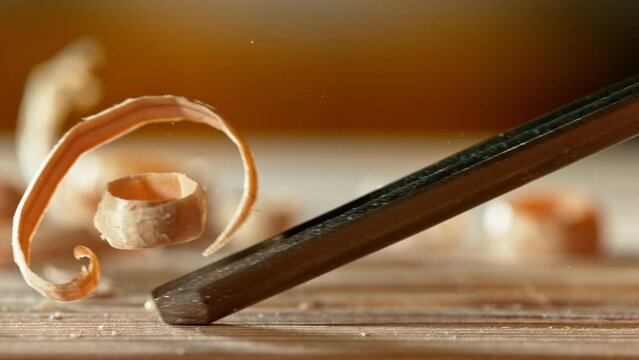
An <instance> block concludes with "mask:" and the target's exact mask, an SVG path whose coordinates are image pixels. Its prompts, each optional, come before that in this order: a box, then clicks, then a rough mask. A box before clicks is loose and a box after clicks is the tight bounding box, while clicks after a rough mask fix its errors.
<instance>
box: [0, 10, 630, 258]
mask: <svg viewBox="0 0 639 360" xmlns="http://www.w3.org/2000/svg"><path fill="white" fill-rule="evenodd" d="M638 18H639V2H636V1H604V0H597V1H576V0H563V1H547V0H538V1H530V2H523V1H517V2H515V1H503V0H483V1H470V0H460V1H409V0H406V1H364V0H341V1H291V0H274V1H202V0H183V1H150V0H141V1H130V0H127V1H123V0H111V1H106V0H102V1H90V2H88V1H55V2H53V1H14V2H8V1H4V2H1V3H0V40H2V41H3V43H4V44H5V52H4V56H3V57H2V58H0V74H1V78H2V86H1V87H0V174H2V175H3V176H2V177H0V180H2V181H4V182H5V183H7V182H8V183H10V185H11V186H10V187H11V189H12V194H13V195H12V197H11V198H9V197H7V198H6V199H13V200H11V201H10V200H2V199H0V204H5V206H4V207H5V208H6V209H5V210H4V212H5V213H6V214H5V215H4V216H3V218H4V230H2V231H0V239H3V238H6V239H7V240H6V242H5V240H1V241H0V243H2V244H5V245H7V244H8V238H9V235H8V227H9V225H10V218H11V214H12V213H13V209H14V207H15V204H16V201H17V200H16V199H17V197H19V194H20V193H21V192H22V190H23V189H24V186H25V185H26V184H27V182H28V181H29V180H30V179H31V178H33V174H34V171H35V170H36V169H37V168H38V166H39V164H40V162H41V159H42V158H44V156H45V155H46V153H47V152H48V150H49V148H50V147H51V146H52V144H53V143H54V142H55V140H57V138H58V136H59V135H60V134H61V131H62V130H63V129H64V128H65V127H69V126H70V125H71V124H73V123H75V122H77V121H78V120H79V118H80V117H81V116H83V115H88V114H91V113H95V112H96V111H98V110H101V109H105V108H107V107H108V106H110V105H112V104H115V103H118V102H120V101H122V100H123V99H126V98H130V97H138V96H141V95H155V94H175V95H183V96H186V97H189V98H193V99H198V100H201V101H204V102H206V103H208V104H211V105H213V106H214V107H215V108H216V109H217V110H218V111H219V113H220V114H221V115H223V116H224V117H225V118H226V119H227V120H229V121H230V122H231V123H232V124H234V125H235V127H237V128H238V129H239V130H240V131H241V133H242V134H245V135H246V137H247V139H248V142H249V144H250V146H251V148H252V150H253V152H254V154H255V158H256V161H257V164H258V169H259V173H260V188H261V192H260V196H259V202H258V205H257V207H256V209H255V211H254V214H253V220H252V221H253V222H252V225H248V226H247V227H246V228H245V230H244V232H243V233H241V234H240V235H238V237H237V238H239V240H237V241H236V242H235V243H234V246H231V247H229V248H230V249H232V250H234V249H236V248H238V247H242V246H245V245H248V244H250V243H254V242H256V241H260V240H263V239H265V238H267V237H268V236H271V235H273V234H275V233H277V232H279V231H281V230H283V229H286V228H288V227H290V226H292V225H293V224H296V223H299V222H301V221H303V220H305V219H308V218H310V217H313V216H316V215H317V214H319V213H321V212H323V211H327V210H329V209H331V208H333V207H335V206H337V205H340V204H342V203H344V202H345V201H347V200H350V199H352V198H354V197H356V196H359V195H362V194H364V193H366V192H368V191H370V190H372V189H375V188H377V187H380V186H382V185H384V184H385V183H388V182H390V181H392V180H394V179H397V178H399V177H401V176H403V175H405V174H407V173H409V172H412V171H414V170H416V169H419V168H421V167H423V166H425V165H427V164H429V163H432V162H434V161H437V160H439V159H441V158H443V157H445V156H447V155H449V154H451V153H453V152H455V151H458V150H460V149H462V148H464V147H467V146H470V145H472V144H473V143H475V142H477V141H479V140H481V139H482V138H486V137H487V136H489V135H490V134H494V133H496V132H499V131H503V130H505V129H507V128H509V127H512V126H515V125H517V124H521V123H523V122H525V121H528V120H530V119H532V118H534V117H536V116H539V115H541V114H543V113H546V112H548V111H550V110H553V109H554V108H557V107H559V106H561V105H563V104H566V103H568V102H570V101H572V100H575V99H577V98H579V97H581V96H584V95H586V94H588V93H590V92H592V91H594V90H596V89H598V88H600V87H603V86H605V85H608V84H610V83H612V82H615V81H618V80H621V79H623V78H625V77H628V76H631V75H633V74H636V73H639V21H637V19H638ZM81 38H85V39H86V38H89V39H93V41H95V43H97V44H98V45H99V48H101V49H102V51H103V52H104V59H103V61H102V62H101V64H100V65H99V67H98V70H97V74H96V75H97V79H98V80H99V83H100V86H101V88H102V91H101V92H102V94H101V98H100V99H99V102H98V103H97V105H95V106H92V107H90V108H88V109H80V110H78V109H77V106H75V105H68V108H67V107H65V106H61V107H60V109H61V110H60V109H59V116H58V117H59V118H61V121H62V122H64V121H66V125H64V126H59V125H55V126H51V128H50V129H49V130H46V129H45V128H44V126H43V125H41V124H40V122H46V121H47V119H46V117H47V116H51V114H52V113H55V112H54V111H52V112H47V111H49V110H48V107H47V106H48V105H47V106H45V105H41V104H40V103H38V102H34V103H35V104H36V105H30V107H29V109H31V110H33V111H35V113H36V114H38V115H36V116H34V117H33V118H34V120H33V121H34V122H33V124H32V127H31V128H29V130H26V131H25V132H23V134H26V135H25V136H24V137H23V140H22V141H20V139H21V137H20V136H18V137H14V136H13V134H14V133H15V132H14V130H15V129H16V119H17V118H18V111H19V108H20V103H21V100H22V99H23V94H24V90H25V82H26V81H27V78H28V75H29V73H30V72H31V71H32V69H34V66H36V65H37V64H41V63H43V62H46V61H49V60H50V59H52V58H54V57H55V56H57V55H56V54H60V51H61V49H64V48H65V47H66V46H68V44H70V43H72V42H73V41H74V40H77V39H81ZM85 61H88V60H85ZM80 63H82V62H80ZM89 68H90V66H89ZM73 69H74V71H72V72H71V75H70V76H73V75H77V74H75V72H78V73H81V72H82V71H87V70H86V69H85V70H82V69H80V68H79V65H77V66H76V67H73ZM88 73H90V74H92V73H93V70H92V69H91V70H88ZM70 76H66V75H63V76H60V78H63V79H60V78H59V79H58V80H56V81H58V82H60V83H62V82H64V80H65V79H68V78H69V77H70ZM91 76H92V75H91ZM54 82H55V81H53V82H52V83H54ZM45 87H46V86H45ZM46 91H47V90H45V91H44V92H43V94H45V95H43V96H41V98H40V100H43V99H44V100H43V101H44V103H45V104H48V102H47V101H48V100H50V99H52V98H53V97H55V96H54V95H51V94H50V93H47V92H46ZM65 91H67V90H60V91H58V93H55V94H57V95H60V96H61V97H64V96H66V97H71V98H74V99H76V98H78V96H76V95H69V94H68V93H67V94H64V92H65ZM80 93H81V94H82V95H86V94H85V93H88V91H85V93H83V92H80ZM47 94H48V95H47ZM57 95H56V96H57ZM89 97H90V96H89ZM38 104H40V105H38ZM25 108H26V107H25ZM38 111H42V113H43V114H48V115H42V116H41V115H39V113H38ZM69 111H72V112H71V113H70V114H69V113H68V112H69ZM55 121H57V120H55ZM55 121H54V122H55ZM42 129H45V130H42ZM142 132H146V133H147V134H152V135H153V136H150V137H146V138H144V137H143V138H140V137H136V136H133V137H128V138H127V139H126V140H124V141H118V142H117V143H116V144H115V148H116V150H118V149H119V151H120V152H119V153H116V154H115V155H113V154H111V155H105V153H103V152H100V151H98V152H96V154H91V155H95V156H94V157H93V158H92V159H93V160H92V159H83V160H87V162H85V163H82V162H81V163H78V164H77V165H76V166H75V168H74V170H73V172H72V173H71V174H70V175H69V176H68V177H67V179H66V180H65V181H66V182H67V183H68V184H70V186H67V187H66V189H67V190H69V191H67V192H66V195H68V196H70V197H68V198H65V197H64V196H62V195H61V196H60V198H59V199H54V201H53V203H52V206H51V209H50V212H49V215H48V216H47V219H49V218H50V219H51V221H52V224H54V225H53V226H52V227H50V228H49V229H50V232H51V233H52V234H57V235H58V236H62V237H64V238H66V239H70V241H68V242H70V243H73V244H76V243H78V240H79V239H80V238H82V237H81V236H80V235H74V236H67V235H66V232H65V231H66V230H65V231H62V230H61V229H62V227H61V225H62V224H64V226H65V227H66V226H69V227H70V228H71V229H73V228H78V227H79V228H81V229H82V230H83V231H88V232H89V233H90V236H89V235H87V234H85V235H82V236H84V237H89V238H90V237H92V238H93V239H97V233H96V232H95V230H94V229H93V226H92V217H93V215H94V211H95V207H96V206H97V201H98V200H99V197H100V195H101V193H102V192H103V189H104V186H105V184H106V182H107V181H111V180H113V179H115V178H118V177H121V176H127V175H131V174H133V173H139V172H148V171H160V170H161V171H166V170H171V171H179V172H184V173H187V174H189V175H191V176H193V177H195V178H196V179H197V180H198V181H201V182H202V183H203V184H204V185H205V187H206V188H207V189H208V190H209V193H208V196H209V198H210V203H211V204H212V205H211V209H212V210H211V215H210V219H209V221H208V224H209V225H210V229H209V233H207V235H206V236H205V238H207V240H206V241H204V242H208V241H209V239H211V238H212V236H213V234H215V233H216V232H218V231H219V230H220V229H221V228H222V226H223V225H224V224H225V223H226V221H227V220H228V219H229V218H230V216H231V214H232V212H233V210H234V209H235V206H236V204H237V201H238V198H239V194H240V192H241V187H242V171H241V167H240V162H239V159H238V157H237V153H236V151H235V150H234V149H233V146H232V145H231V144H230V142H228V141H227V140H226V139H224V138H223V137H222V136H219V134H215V132H214V131H211V130H210V129H205V128H204V127H199V128H198V127H195V126H190V125H189V124H182V123H180V124H179V125H166V126H163V127H162V126H160V127H151V131H149V129H148V128H146V129H145V130H143V131H142ZM195 135H198V136H195ZM200 135H205V136H200ZM14 142H17V143H18V144H21V145H20V146H19V147H18V149H17V153H18V154H17V155H18V157H16V156H15V155H16V154H15V152H16V150H15V149H16V147H15V146H14ZM49 142H50V143H49ZM101 150H104V149H101ZM635 152H636V150H635V148H634V147H633V145H632V144H630V145H626V147H621V150H617V151H616V152H614V151H613V152H605V153H603V154H602V155H597V156H595V157H594V158H592V159H588V160H586V161H584V162H581V163H579V164H577V165H575V166H572V167H569V168H568V169H565V170H562V171H560V172H558V173H557V174H553V175H552V176H550V177H548V178H544V179H542V180H541V181H538V182H536V183H534V184H533V185H532V186H533V188H535V187H536V188H537V189H538V190H540V192H538V193H535V192H532V193H531V195H530V194H529V195H526V191H527V189H528V188H527V187H526V188H524V195H525V196H524V200H517V201H519V202H517V201H515V202H510V203H509V202H508V201H506V202H505V203H500V202H499V201H502V200H498V201H497V202H496V204H497V205H495V206H496V207H495V206H492V207H491V205H489V206H488V209H487V210H486V209H484V208H483V207H482V208H480V209H477V210H475V211H474V212H473V211H471V212H470V213H468V214H465V215H463V216H461V217H459V218H456V219H453V221H452V222H451V223H447V224H444V226H442V227H440V228H438V230H437V229H434V230H435V231H431V232H430V233H429V232H428V231H427V232H425V233H424V234H426V235H424V236H425V237H424V236H422V241H421V242H419V241H418V243H417V244H418V245H419V246H422V245H423V246H425V248H424V249H421V250H411V248H410V246H412V245H411V244H414V243H411V242H410V241H406V242H402V243H400V244H399V245H402V244H408V250H400V254H402V255H401V256H405V255H407V254H417V256H418V257H422V255H423V254H431V253H437V251H435V250H434V249H435V248H439V249H440V250H441V249H444V251H443V252H446V251H448V250H450V249H461V252H462V253H464V252H465V253H468V254H474V253H476V251H475V250H469V249H471V248H468V247H464V246H461V247H458V245H459V244H460V243H463V242H467V241H469V240H470V241H471V242H472V241H474V244H475V245H477V246H479V247H480V248H483V249H484V250H485V251H486V252H487V253H488V254H492V255H489V257H490V256H492V257H495V254H497V256H496V257H500V258H503V259H506V260H513V259H518V258H519V257H520V255H522V254H524V255H526V254H528V253H534V254H543V255H548V254H552V253H553V252H559V253H563V254H564V255H565V254H568V255H575V254H577V255H596V254H599V253H600V251H601V250H602V249H605V250H606V251H608V252H609V253H616V254H622V255H626V254H628V253H632V252H634V253H637V254H639V243H637V242H636V241H632V239H634V238H636V236H639V229H638V228H637V227H636V226H633V224H634V223H635V221H634V220H633V218H632V216H631V214H633V212H632V211H629V210H628V209H629V208H630V207H631V206H632V204H635V203H639V193H637V191H636V189H635V187H634V186H635V185H634V182H633V181H632V179H636V177H637V176H639V173H637V175H633V174H634V173H632V171H634V168H636V167H635V166H633V164H634V162H636V156H635V155H634V153H635ZM25 154H26V155H27V156H31V155H33V156H32V159H31V161H30V164H28V167H30V168H31V170H32V171H31V172H29V171H27V172H26V174H25V172H24V169H23V173H22V174H21V175H22V176H18V171H17V170H16V169H17V166H16V165H17V164H16V163H17V162H20V163H21V165H23V166H22V167H24V162H25V161H23V160H24V159H23V158H24V155H25ZM21 157H22V158H21ZM19 159H20V160H19ZM150 159H152V161H150ZM89 160H92V161H93V163H91V162H90V161H89ZM557 189H559V190H557ZM562 189H563V190H562ZM566 189H570V190H575V189H576V190H578V191H577V192H576V193H572V192H570V191H567V190H566ZM633 189H634V190H633ZM557 191H558V192H557ZM5 193H7V194H9V193H11V192H8V191H5ZM59 193H63V194H65V192H64V191H61V190H58V194H59ZM634 194H637V195H634ZM65 199H66V200H65ZM74 201H75V203H74ZM562 201H563V202H562ZM7 204H9V205H7ZM500 204H501V205H500ZM575 204H577V205H575ZM601 204H603V205H601ZM80 205H81V206H80ZM74 206H80V207H81V210H82V211H81V212H82V216H80V212H79V210H78V211H75V210H74V211H72V210H70V209H72V208H73V207H74ZM504 206H506V207H508V209H510V210H508V211H511V213H508V212H504ZM538 209H542V210H541V211H537V210H538ZM575 209H577V210H575ZM517 212H520V213H522V214H524V215H522V216H523V217H522V219H524V220H517V219H519V218H517V217H516V216H515V215H517V214H516V213H517ZM508 214H511V215H512V216H511V217H510V218H509V217H508V216H510V215H508ZM513 214H515V215H513ZM553 214H554V215H553ZM566 214H568V215H570V216H566V217H564V215H566ZM575 214H580V215H579V216H577V215H575ZM513 216H514V217H513ZM575 219H577V220H575ZM518 221H520V222H521V223H519V222H518ZM562 221H566V222H567V223H562ZM571 222H575V224H577V225H575V224H573V223H571ZM491 224H492V225H491ZM504 224H507V226H506V225H504ZM508 224H509V225H508ZM522 224H523V225H522ZM0 225H2V223H1V222H0ZM494 225H496V227H495V226H494ZM491 226H492V227H491ZM508 226H511V228H509V227H508ZM574 226H576V229H577V233H578V234H577V235H575V233H571V232H570V231H573V230H570V231H568V230H566V229H573V227H574ZM528 227H530V229H532V230H530V229H529V230H525V231H524V232H525V234H523V235H522V234H519V233H517V231H520V230H521V229H528ZM45 229H46V226H45V227H43V230H41V231H40V234H45V235H46V236H49V235H48V233H47V231H46V230H45ZM518 229H519V230H518ZM581 232H583V233H585V234H586V235H583V234H582V233H581ZM429 234H430V235H429ZM45 235H40V236H45ZM422 235H423V234H422ZM242 239H243V240H242ZM423 239H427V240H423ZM486 239H488V240H486ZM538 239H542V240H543V241H545V242H544V243H542V244H541V245H540V244H539V243H538V242H537V240H538ZM438 241H439V242H438ZM491 241H492V242H494V244H496V245H495V246H494V247H493V248H495V249H497V253H492V252H491V251H493V250H491V247H490V246H489V247H486V246H485V245H486V244H491ZM530 242H531V243H530ZM37 243H38V244H40V243H43V242H42V241H38V242H37ZM44 243H46V242H44ZM49 243H50V242H49ZM518 244H519V245H518ZM522 244H524V245H522ZM548 244H550V245H548ZM553 244H554V245H553ZM557 244H560V245H557ZM562 244H564V245H565V248H561V246H564V245H562ZM399 245H398V246H399ZM475 245H473V246H475ZM557 246H559V247H557ZM399 248H400V249H401V246H400V247H399ZM486 249H488V250H486ZM484 250H482V251H484ZM402 251H404V252H403V253H402ZM499 251H501V253H499ZM1 252H2V247H1V246H0V253H1ZM2 258H3V257H2V256H0V259H2ZM4 259H5V260H9V257H8V256H5V257H4Z"/></svg>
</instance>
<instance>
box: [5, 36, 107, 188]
mask: <svg viewBox="0 0 639 360" xmlns="http://www.w3.org/2000/svg"><path fill="white" fill-rule="evenodd" d="M102 58H103V53H102V49H101V48H100V47H99V46H98V44H97V43H96V42H95V41H93V40H91V39H80V40H76V41H74V42H72V43H70V44H69V45H67V46H66V47H65V48H64V49H62V50H61V51H60V52H58V53H57V54H56V55H55V56H54V57H53V58H51V59H50V60H48V61H46V62H44V63H41V64H39V65H37V66H36V67H35V68H34V69H33V70H32V71H31V73H30V74H29V77H28V79H27V83H26V87H25V90H24V95H23V98H22V104H21V105H20V113H19V116H18V129H17V136H16V146H17V149H16V154H17V156H18V165H19V167H20V171H21V173H22V177H23V179H24V181H25V182H28V181H30V180H31V179H32V178H33V176H34V175H35V174H36V172H37V171H38V168H39V167H40V164H41V163H42V160H44V158H45V157H46V156H47V154H48V153H49V151H50V150H51V148H52V147H53V145H54V144H55V143H56V141H57V140H58V137H59V134H60V131H61V128H62V126H63V125H64V122H65V121H66V119H67V117H68V116H69V114H70V113H71V112H72V111H74V110H81V109H88V108H89V107H91V106H93V105H95V104H96V103H97V102H98V100H99V99H100V94H101V82H100V80H99V79H98V77H97V76H96V75H95V74H94V71H95V68H96V67H97V66H98V65H99V64H100V62H101V61H102Z"/></svg>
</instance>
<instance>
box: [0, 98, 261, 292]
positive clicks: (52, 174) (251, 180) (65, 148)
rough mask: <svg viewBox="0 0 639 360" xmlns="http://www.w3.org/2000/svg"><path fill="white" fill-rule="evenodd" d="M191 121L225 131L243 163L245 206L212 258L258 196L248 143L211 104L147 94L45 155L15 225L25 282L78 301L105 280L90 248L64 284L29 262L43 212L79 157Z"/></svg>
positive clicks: (94, 119) (89, 122)
mask: <svg viewBox="0 0 639 360" xmlns="http://www.w3.org/2000/svg"><path fill="white" fill-rule="evenodd" d="M177 121H192V122H196V123H202V124H205V125H209V126H211V127H213V128H215V129H218V130H220V131H222V132H224V133H225V134H226V135H227V136H228V137H229V138H230V139H231V140H232V141H233V142H234V143H235V145H236V146H237V148H238V150H239V152H240V155H241V158H242V161H243V165H244V171H245V177H244V192H243V194H242V198H241V200H240V204H239V206H238V208H237V210H236V212H235V214H234V216H233V218H232V219H231V220H230V222H229V223H228V225H227V226H226V228H225V229H224V230H223V231H222V233H221V234H220V235H219V236H218V237H217V239H216V240H215V241H214V242H213V243H212V244H211V245H210V246H209V247H208V248H206V250H205V251H204V256H208V255H210V254H212V253H214V252H215V251H217V250H218V249H220V248H221V247H222V246H224V244H226V243H227V242H228V241H229V240H230V238H231V237H232V235H233V234H234V233H235V232H236V231H237V230H238V229H239V227H240V226H241V225H242V223H244V222H245V221H246V219H247V218H248V215H249V213H250V209H251V207H252V206H253V204H254V203H255V199H256V196H257V173H256V170H255V164H254V162H253V157H252V155H251V153H250V150H249V148H248V146H247V145H246V143H245V142H244V141H243V140H242V138H241V137H240V135H239V134H238V133H237V131H236V130H235V129H233V128H232V127H231V126H230V125H229V124H228V123H226V122H225V121H224V120H222V119H221V118H220V117H219V116H217V115H216V114H215V113H214V112H213V111H212V110H211V109H210V108H209V107H208V106H206V105H205V104H202V103H198V102H193V101H190V100H187V99H185V98H182V97H175V96H147V97H141V98H137V99H129V100H126V101H124V102H123V103H121V104H118V105H116V106H114V107H112V108H110V109H107V110H105V111H103V112H101V113H99V114H96V115H93V116H91V117H88V118H86V119H85V121H83V122H80V123H79V124H77V125H75V126H74V127H73V128H71V129H70V130H69V131H68V132H67V133H66V134H65V135H64V136H63V137H62V138H61V140H60V141H59V142H58V144H57V145H56V146H55V147H54V148H53V150H52V151H51V152H50V153H49V155H48V156H47V158H46V159H45V161H44V163H43V165H42V166H41V167H40V169H39V170H38V172H37V174H36V175H35V177H34V178H33V180H32V181H31V183H30V184H29V186H28V187H27V190H26V192H25V193H24V195H23V197H22V200H21V201H20V204H19V205H18V208H17V210H16V213H15V216H14V223H13V233H12V235H13V240H12V247H13V256H14V261H15V262H16V264H17V265H18V267H19V268H20V271H21V273H22V276H23V277H24V279H25V281H26V282H27V283H28V284H29V285H30V286H31V287H33V288H34V289H36V290H37V291H39V292H40V293H42V294H43V295H45V296H48V297H51V298H54V299H57V300H76V299H80V298H82V297H85V296H86V295H88V294H89V293H90V292H91V291H92V290H93V289H94V288H95V286H96V284H97V282H98V280H99V278H100V264H99V262H98V259H97V257H96V256H95V254H94V253H93V252H92V251H91V250H90V249H89V248H87V247H84V246H77V247H76V248H75V249H74V255H75V257H76V259H82V258H84V259H88V260H89V264H88V268H87V267H85V266H83V267H82V269H81V271H80V273H78V274H77V275H76V277H75V278H74V279H72V280H71V281H69V282H66V283H62V284H55V283H51V282H48V281H46V280H44V279H43V278H41V277H40V276H39V275H37V274H36V273H34V272H33V271H32V270H31V268H30V266H29V263H30V258H29V254H30V253H29V248H30V242H31V238H32V237H33V234H34V232H35V231H36V229H37V227H38V225H39V223H40V221H41V220H42V217H43V216H44V212H45V210H46V208H47V206H48V204H49V201H50V200H51V197H52V196H53V193H54V192H55V190H56V188H57V186H58V184H59V183H60V181H61V180H62V178H63V177H64V175H65V174H66V173H67V172H68V171H69V169H70V168H71V167H72V166H73V164H74V163H75V162H76V160H77V159H78V158H79V157H80V155H82V154H84V153H86V152H88V151H90V150H92V149H95V148H97V147H99V146H101V145H103V144H105V143H108V142H110V141H113V140H115V139H117V138H119V137H122V136H124V135H126V134H128V133H130V132H132V131H134V130H135V129H137V128H139V127H141V126H143V125H146V124H151V123H160V122H177Z"/></svg>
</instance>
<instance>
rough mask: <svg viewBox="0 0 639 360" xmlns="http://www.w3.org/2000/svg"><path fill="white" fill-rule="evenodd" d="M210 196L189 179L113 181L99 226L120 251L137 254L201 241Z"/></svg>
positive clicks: (163, 176)
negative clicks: (199, 239) (156, 248)
mask: <svg viewBox="0 0 639 360" xmlns="http://www.w3.org/2000/svg"><path fill="white" fill-rule="evenodd" d="M206 210H207V204H206V195H205V193H204V190H203V189H202V187H201V186H200V185H199V184H198V183H197V182H195V181H193V180H191V179H190V178H189V177H187V176H186V175H184V174H179V173H147V174H139V175H134V176H128V177H125V178H122V179H118V180H115V181H112V182H110V183H109V184H108V185H107V189H106V191H105V193H104V196H103V197H102V201H101V202H100V205H99V206H98V211H97V212H96V214H95V220H94V223H95V227H96V229H98V231H100V233H101V234H102V237H103V238H104V239H105V240H106V241H107V242H108V243H109V245H111V246H112V247H114V248H116V249H124V250H138V249H145V248H152V247H157V246H162V245H169V244H179V243H183V242H187V241H191V240H194V239H197V238H199V237H200V236H201V235H202V233H203V232H204V225H205V222H206Z"/></svg>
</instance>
